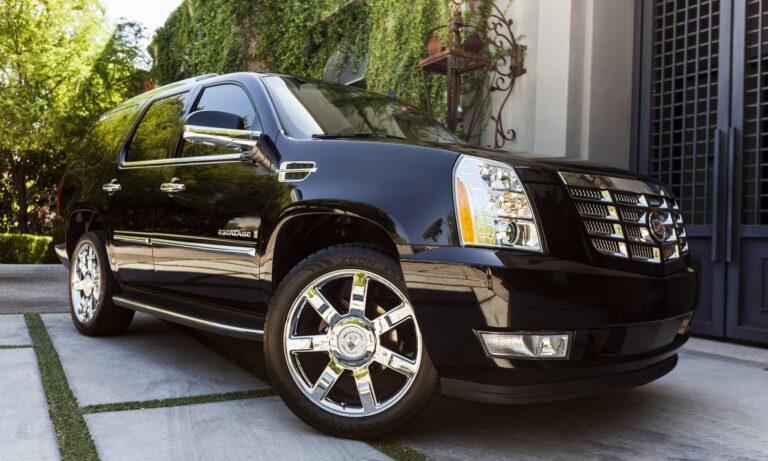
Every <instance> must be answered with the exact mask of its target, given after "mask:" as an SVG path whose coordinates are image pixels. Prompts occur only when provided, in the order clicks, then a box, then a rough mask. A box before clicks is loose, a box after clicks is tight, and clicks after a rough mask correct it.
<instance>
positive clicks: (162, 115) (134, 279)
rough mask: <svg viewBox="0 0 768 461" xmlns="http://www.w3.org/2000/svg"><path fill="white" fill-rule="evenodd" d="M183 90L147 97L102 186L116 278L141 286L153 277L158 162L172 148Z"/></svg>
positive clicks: (184, 102) (185, 101)
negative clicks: (111, 173)
mask: <svg viewBox="0 0 768 461" xmlns="http://www.w3.org/2000/svg"><path fill="white" fill-rule="evenodd" d="M188 101H189V92H181V93H176V94H172V95H168V96H164V97H162V98H160V99H156V100H154V101H152V102H151V103H150V104H149V105H148V107H146V108H145V110H144V112H143V114H142V116H141V118H140V121H139V123H138V125H137V126H136V128H135V129H134V130H133V132H132V133H131V135H130V136H129V138H128V141H127V142H126V144H125V145H124V146H123V149H122V150H121V153H120V158H119V160H118V168H117V169H116V170H115V171H114V174H113V175H111V177H110V176H108V177H106V178H105V184H103V185H102V189H103V192H104V194H105V195H106V196H107V198H106V205H105V211H104V213H105V223H106V224H107V226H108V229H107V230H108V232H109V235H110V237H111V239H110V241H109V255H110V259H111V262H112V268H113V270H114V271H115V272H116V273H117V276H118V278H119V279H120V281H121V282H122V283H123V284H125V285H126V286H129V287H137V288H143V287H146V286H148V285H151V284H152V283H153V282H154V280H155V274H154V266H153V262H152V247H151V246H150V237H151V234H152V226H153V221H154V205H155V199H156V198H157V194H158V192H159V188H160V184H161V183H162V178H163V177H162V164H163V162H164V161H166V160H167V159H168V157H169V156H171V155H172V153H173V152H175V150H176V147H177V146H178V143H179V139H180V136H181V131H180V129H181V118H182V116H183V115H184V112H185V110H186V106H187V104H188Z"/></svg>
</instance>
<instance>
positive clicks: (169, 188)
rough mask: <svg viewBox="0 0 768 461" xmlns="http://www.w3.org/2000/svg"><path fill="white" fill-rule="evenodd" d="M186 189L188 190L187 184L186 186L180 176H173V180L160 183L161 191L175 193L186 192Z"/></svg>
mask: <svg viewBox="0 0 768 461" xmlns="http://www.w3.org/2000/svg"><path fill="white" fill-rule="evenodd" d="M185 190H187V186H185V185H184V183H182V182H181V179H179V178H173V179H171V182H164V183H162V184H160V192H165V193H167V194H175V193H177V192H184V191H185Z"/></svg>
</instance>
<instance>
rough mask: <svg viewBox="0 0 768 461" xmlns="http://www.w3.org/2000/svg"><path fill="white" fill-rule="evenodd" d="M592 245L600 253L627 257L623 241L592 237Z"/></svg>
mask: <svg viewBox="0 0 768 461" xmlns="http://www.w3.org/2000/svg"><path fill="white" fill-rule="evenodd" d="M592 245H593V246H594V247H595V249H596V250H597V251H599V252H600V253H604V254H607V255H611V256H619V257H624V258H626V257H627V245H626V244H625V243H624V242H617V241H616V240H606V239H592Z"/></svg>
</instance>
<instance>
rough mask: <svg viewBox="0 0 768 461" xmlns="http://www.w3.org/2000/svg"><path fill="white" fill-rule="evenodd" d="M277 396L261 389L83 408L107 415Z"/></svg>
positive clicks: (90, 411) (84, 410) (83, 409)
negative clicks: (108, 413) (110, 412)
mask: <svg viewBox="0 0 768 461" xmlns="http://www.w3.org/2000/svg"><path fill="white" fill-rule="evenodd" d="M272 395H275V391H273V390H272V389H260V390H253V391H240V392H229V393H226V394H209V395H200V396H195V397H179V398H175V399H163V400H144V401H140V402H120V403H103V404H99V405H88V406H87V407H83V408H81V411H82V412H83V413H86V414H90V413H105V412H108V411H126V410H144V409H149V408H167V407H180V406H185V405H197V404H200V403H214V402H226V401H229V400H244V399H253V398H258V397H269V396H272Z"/></svg>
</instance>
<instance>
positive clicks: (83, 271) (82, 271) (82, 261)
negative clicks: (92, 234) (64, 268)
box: [77, 253, 88, 277]
mask: <svg viewBox="0 0 768 461" xmlns="http://www.w3.org/2000/svg"><path fill="white" fill-rule="evenodd" d="M77 267H78V269H80V275H81V276H82V277H85V275H86V274H87V273H88V268H87V267H86V264H85V256H84V255H83V254H82V253H81V254H80V256H78V258H77Z"/></svg>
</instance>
